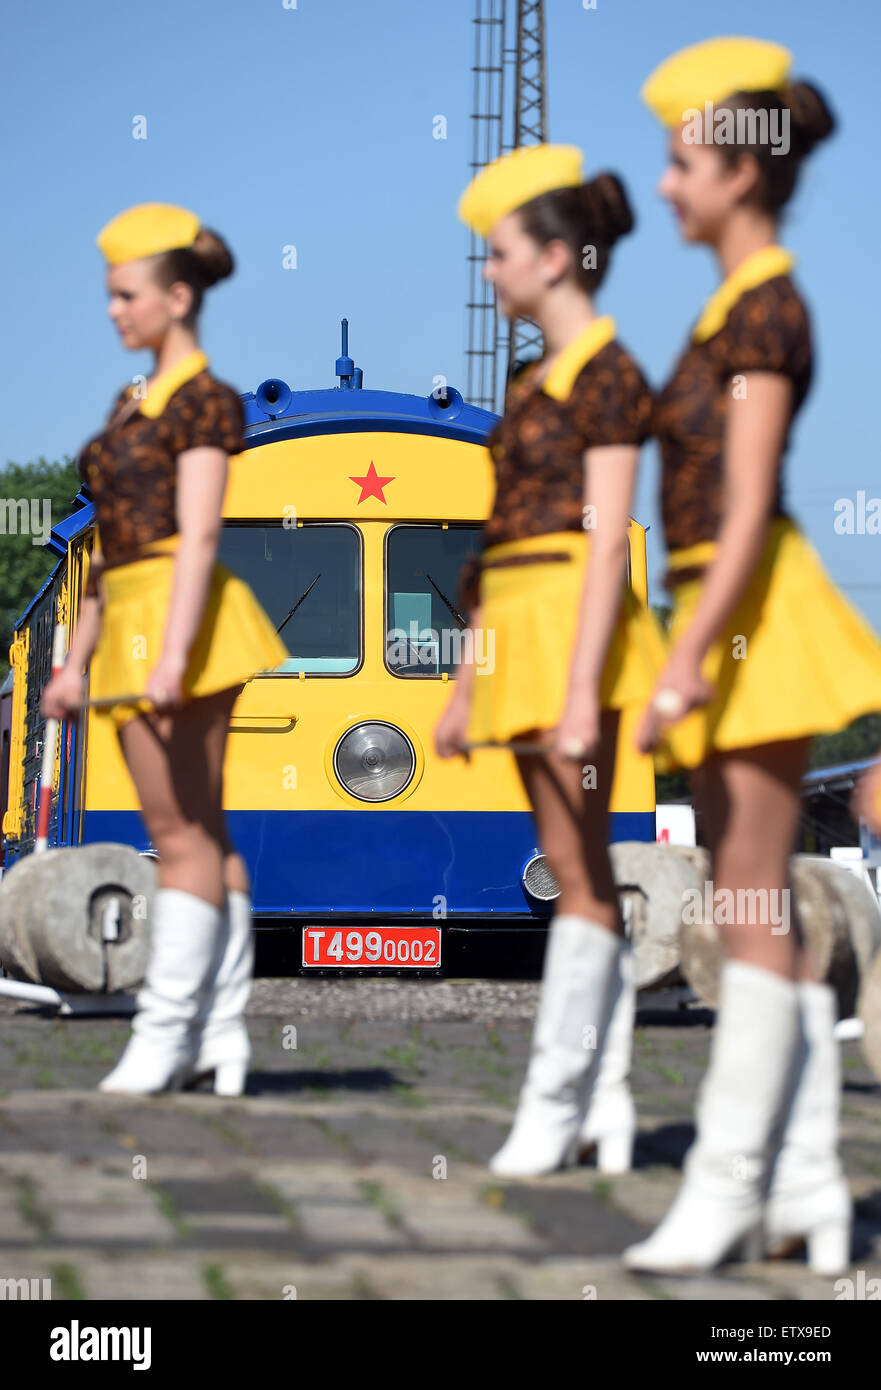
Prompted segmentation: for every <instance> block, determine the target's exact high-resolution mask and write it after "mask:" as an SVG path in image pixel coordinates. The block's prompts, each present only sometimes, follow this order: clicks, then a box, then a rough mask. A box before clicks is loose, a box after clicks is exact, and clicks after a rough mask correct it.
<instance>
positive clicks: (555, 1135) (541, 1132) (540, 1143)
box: [489, 914, 623, 1177]
mask: <svg viewBox="0 0 881 1390" xmlns="http://www.w3.org/2000/svg"><path fill="white" fill-rule="evenodd" d="M622 944H623V939H622V938H621V937H620V936H617V935H615V933H614V932H611V931H609V930H607V929H606V928H605V927H602V926H600V925H599V924H598V923H596V922H591V921H589V920H588V919H587V918H586V917H576V916H574V915H572V914H563V915H559V916H556V917H555V918H554V919H553V922H552V924H551V928H550V932H549V941H548V945H547V949H546V952H545V962H544V971H543V974H542V986H541V997H540V1000H539V1007H538V1016H537V1018H536V1021H535V1028H534V1030H533V1035H532V1049H531V1052H530V1057H529V1064H528V1067H527V1071H526V1079H525V1081H524V1083H523V1086H522V1088H521V1091H520V1100H519V1104H518V1107H517V1114H516V1116H515V1119H514V1126H513V1129H512V1130H511V1133H510V1135H509V1136H508V1138H507V1140H506V1141H505V1143H504V1145H503V1146H502V1148H501V1149H500V1150H499V1151H498V1153H496V1154H495V1155H494V1156H493V1157H492V1158H491V1159H490V1163H489V1166H490V1169H491V1170H492V1172H493V1173H496V1174H498V1176H500V1177H529V1176H538V1175H539V1174H542V1173H551V1172H553V1171H554V1170H555V1169H556V1168H559V1167H560V1166H561V1165H564V1164H565V1163H567V1162H572V1161H573V1160H574V1156H575V1151H576V1149H577V1145H578V1132H579V1129H580V1127H581V1122H582V1119H583V1117H584V1112H585V1109H586V1107H587V1105H588V1103H589V1098H590V1088H591V1086H592V1085H593V1080H594V1077H595V1075H596V1068H597V1058H598V1054H599V1052H600V1050H601V1048H602V1045H603V1039H604V1037H605V1034H606V1031H607V1029H608V1026H609V1019H610V1016H611V1012H612V1002H613V998H614V994H615V987H616V981H617V977H618V958H619V955H620V953H621V949H622Z"/></svg>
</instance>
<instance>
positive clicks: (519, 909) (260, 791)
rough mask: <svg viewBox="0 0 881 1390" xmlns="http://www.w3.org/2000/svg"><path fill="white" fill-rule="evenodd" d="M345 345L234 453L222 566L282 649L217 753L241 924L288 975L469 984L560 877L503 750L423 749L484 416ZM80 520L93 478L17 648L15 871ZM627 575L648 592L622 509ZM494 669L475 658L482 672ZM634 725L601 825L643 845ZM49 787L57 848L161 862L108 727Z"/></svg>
mask: <svg viewBox="0 0 881 1390" xmlns="http://www.w3.org/2000/svg"><path fill="white" fill-rule="evenodd" d="M342 354H343V355H342V356H341V357H340V358H338V360H337V363H336V374H337V376H338V378H339V385H338V386H336V387H333V388H329V389H325V390H303V391H292V390H291V389H289V387H288V386H287V385H285V383H284V382H282V381H279V380H276V379H270V380H268V381H264V382H263V383H262V385H261V386H259V387H258V389H257V390H256V392H254V393H253V394H252V393H248V394H246V395H244V396H243V398H242V399H243V405H244V412H245V422H246V428H245V435H244V439H243V441H242V448H241V451H240V452H239V453H238V454H236V455H235V456H234V457H233V458H231V459H230V472H229V482H228V486H227V492H226V497H225V500H224V525H223V531H222V537H221V542H220V548H219V553H218V558H219V560H220V561H221V563H222V564H224V565H226V566H227V568H229V569H230V570H232V571H233V572H235V573H236V574H239V575H241V577H242V578H243V579H244V580H246V581H247V583H248V584H249V585H250V586H251V588H252V589H253V591H254V593H255V594H256V596H257V598H258V599H259V601H260V603H261V604H262V605H263V607H264V608H265V610H266V612H267V613H268V614H269V615H270V617H271V618H272V619H273V621H274V622H275V624H276V626H277V627H278V629H279V632H280V635H281V637H282V640H283V641H284V643H285V645H286V647H287V649H288V652H289V657H288V659H287V660H286V661H285V662H284V663H283V664H282V665H281V666H280V667H278V668H277V669H275V670H274V671H267V672H263V673H261V674H259V675H256V676H255V677H254V678H253V679H252V680H251V681H250V682H249V683H248V684H247V685H246V686H245V688H244V690H243V692H242V694H241V696H240V698H239V700H238V702H237V703H236V705H235V708H234V711H233V715H232V721H231V728H230V737H229V740H228V744H227V758H226V764H225V777H224V801H225V806H226V808H227V817H228V824H229V830H230V835H231V837H232V840H233V843H234V844H235V845H236V847H237V849H238V850H239V851H240V852H241V853H242V854H243V855H244V857H245V859H246V861H247V863H248V866H249V869H250V872H251V877H252V899H253V905H254V917H255V924H256V925H257V926H258V927H259V926H266V927H269V926H274V927H279V926H283V927H285V928H287V929H288V931H289V932H291V931H295V932H297V933H299V943H298V949H297V952H296V957H295V958H294V959H293V962H292V964H293V967H294V968H299V969H302V970H316V969H320V970H334V971H335V970H338V969H350V970H351V969H354V970H368V971H370V972H371V973H374V972H375V971H376V970H377V969H385V970H390V969H391V970H401V969H414V968H415V969H421V970H437V969H438V968H440V967H441V966H443V967H445V968H446V970H447V972H448V973H450V972H452V973H467V970H468V969H490V970H491V969H492V968H493V966H494V965H495V966H502V965H503V960H504V956H505V953H506V952H508V953H512V952H514V950H515V947H518V946H520V947H522V945H523V944H524V943H532V945H533V947H534V952H533V954H534V957H535V960H536V961H538V960H540V954H541V949H542V943H543V938H544V930H545V925H546V918H547V915H548V913H549V911H550V905H551V902H552V900H553V898H554V897H555V896H556V891H557V890H556V885H555V883H554V881H553V879H552V877H551V875H550V873H549V871H548V869H547V867H546V865H545V862H544V859H543V856H542V854H541V851H540V848H539V846H537V845H536V843H535V827H534V824H533V820H532V816H531V814H530V811H529V806H528V802H527V801H526V798H525V796H524V793H523V789H522V786H521V783H520V779H519V777H518V774H517V769H516V764H515V762H514V759H513V757H512V755H511V754H509V753H507V752H504V751H495V750H485V751H478V752H475V753H473V754H472V756H471V760H470V763H466V762H465V760H464V759H461V758H455V759H450V760H443V759H439V758H437V757H436V756H435V755H434V752H433V730H434V726H435V724H436V722H437V720H438V718H439V716H440V714H441V712H442V710H443V708H444V707H445V705H446V703H447V699H448V696H449V690H448V681H449V680H450V679H452V678H454V677H455V671H456V666H457V663H458V660H459V656H460V644H461V642H462V634H463V628H464V626H465V624H464V620H463V618H462V617H461V615H460V614H459V613H458V612H457V610H456V606H455V602H456V599H455V596H456V592H457V582H458V577H459V571H460V570H461V568H462V565H463V564H464V562H465V560H466V559H467V558H468V556H469V555H471V554H472V553H473V552H475V551H476V550H477V549H478V548H479V544H480V529H481V524H482V522H483V521H484V520H485V519H486V517H487V516H488V515H489V512H490V510H491V506H492V497H493V474H492V467H491V462H490V459H489V456H488V453H487V451H486V449H485V447H484V439H485V437H486V435H487V434H488V433H489V431H490V429H491V428H492V427H493V425H494V424H495V420H496V417H495V416H494V415H492V414H491V413H489V412H488V411H484V410H481V409H478V408H476V407H474V406H471V405H469V404H467V403H466V402H465V401H464V400H463V399H462V396H461V395H460V393H459V392H458V391H456V390H455V389H453V388H451V387H445V386H443V385H440V386H438V387H437V388H436V389H435V391H434V392H432V393H431V394H430V395H428V396H427V397H424V398H423V397H419V396H413V395H404V394H399V393H397V392H391V391H374V390H368V389H364V387H363V384H362V373H361V370H360V369H358V368H356V367H355V366H354V363H353V362H352V359H351V358H350V357H349V356H348V354H347V343H346V325H345V322H344V325H343V346H342ZM94 514H95V509H94V505H93V503H92V502H91V500H90V496H89V492H88V489H87V488H86V487H83V489H82V490H81V492H80V493H79V494H78V495H77V498H76V500H75V510H74V511H72V512H71V514H70V515H69V516H68V517H67V518H66V519H65V520H64V521H63V522H62V523H61V524H60V525H58V526H56V527H55V528H54V529H53V531H52V534H51V538H50V541H49V545H50V546H51V547H52V548H53V549H54V550H55V551H56V552H57V553H58V556H59V560H58V564H57V565H56V567H55V569H54V570H53V572H52V574H51V575H50V577H49V578H48V579H47V581H46V583H45V584H44V585H43V587H42V589H41V590H40V592H39V593H38V594H36V595H35V597H34V599H33V600H32V602H31V603H30V605H29V606H28V608H27V610H26V611H25V612H24V614H23V615H22V617H21V618H20V620H19V622H18V623H17V625H16V629H15V636H14V641H13V644H12V647H11V648H10V661H11V663H12V668H13V693H12V713H11V746H10V757H9V766H10V778H9V796H8V809H7V811H6V814H5V817H4V820H3V830H4V834H5V837H6V864H7V867H8V866H9V865H10V864H11V863H13V862H14V861H15V859H16V858H17V857H18V856H20V855H22V854H26V853H28V852H29V851H30V850H31V848H32V846H33V841H34V808H35V805H36V796H37V780H38V777H39V761H40V760H39V752H40V746H41V745H40V740H41V732H42V717H41V716H40V713H39V698H40V692H41V691H42V688H43V685H44V684H45V683H46V681H47V680H48V678H49V674H50V666H51V648H52V633H53V629H54V625H55V623H56V622H58V621H61V622H64V623H65V624H67V626H68V630H69V631H70V630H71V629H72V627H73V625H74V624H75V623H76V617H77V610H78V605H79V602H80V596H81V594H82V593H83V590H84V587H85V580H86V577H87V572H88V564H89V555H90V551H91V544H92V538H93V533H94ZM629 577H630V582H631V584H632V586H633V588H634V590H635V591H636V592H637V593H638V594H640V595H641V596H642V597H645V594H646V566H645V532H644V530H643V528H642V527H641V526H639V525H638V524H637V523H636V522H633V523H631V527H630V570H629ZM490 658H491V653H483V652H481V651H479V650H477V651H475V652H474V653H473V659H474V660H475V662H476V663H477V665H478V668H479V665H480V663H481V661H482V660H484V659H490ZM632 735H633V724H632V720H631V719H629V718H628V716H627V715H626V714H625V716H624V717H623V718H622V726H621V736H620V749H619V757H618V762H617V770H616V777H615V784H614V787H613V792H612V799H611V838H612V839H614V840H622V839H624V840H649V841H653V840H654V838H655V800H654V776H653V771H652V764H651V760H650V759H646V758H641V757H639V756H638V755H637V754H636V753H635V752H634V750H633V737H632ZM55 787H56V788H57V792H56V794H55V798H54V805H53V815H52V822H51V826H50V844H55V845H78V844H87V843H91V842H95V841H106V840H113V841H118V842H123V843H128V844H131V845H133V846H134V847H135V848H136V849H138V850H140V851H142V852H144V853H152V852H154V851H153V847H152V846H151V845H150V843H149V840H148V838H147V836H146V832H145V828H144V825H143V823H142V821H141V818H140V815H139V812H138V809H137V802H136V798H135V794H134V788H133V786H132V784H131V781H130V778H129V776H128V772H127V769H126V767H125V764H124V762H123V760H122V757H121V754H120V751H119V747H118V744H117V741H116V737H115V734H114V732H113V727H112V723H111V721H110V720H108V719H105V718H101V717H97V716H96V715H95V714H94V713H92V712H89V713H88V714H84V715H83V716H82V717H81V718H80V719H79V720H78V721H67V722H65V723H64V724H62V727H61V736H60V738H59V740H58V759H57V766H56V779H55ZM530 927H531V928H532V931H531V932H530V930H529V929H530ZM512 933H516V936H514V935H512ZM524 933H525V934H524ZM468 948H472V949H470V950H469V949H468Z"/></svg>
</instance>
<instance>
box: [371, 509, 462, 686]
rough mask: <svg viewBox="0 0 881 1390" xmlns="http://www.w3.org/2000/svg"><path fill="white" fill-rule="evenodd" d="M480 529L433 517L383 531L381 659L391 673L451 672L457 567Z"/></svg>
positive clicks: (457, 627) (458, 624)
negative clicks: (383, 615)
mask: <svg viewBox="0 0 881 1390" xmlns="http://www.w3.org/2000/svg"><path fill="white" fill-rule="evenodd" d="M481 530H482V527H481V526H472V525H467V526H442V525H441V524H440V522H435V523H431V524H423V525H414V526H406V525H405V526H393V527H391V529H390V530H389V531H388V532H387V533H386V555H385V561H386V562H385V634H386V637H385V661H386V666H387V667H388V669H389V670H390V671H391V672H392V674H393V675H395V676H434V677H438V676H440V675H441V674H442V673H443V672H444V671H446V672H447V673H448V674H449V675H455V674H456V668H457V666H458V664H459V657H460V647H461V634H462V630H463V628H464V627H465V626H466V625H467V624H466V622H465V618H464V615H463V614H461V613H460V612H459V611H458V609H457V607H456V591H457V589H458V584H459V573H460V571H461V569H462V566H463V565H464V563H465V561H466V560H467V559H468V557H469V556H470V555H473V554H475V553H476V552H477V551H479V550H480V535H481Z"/></svg>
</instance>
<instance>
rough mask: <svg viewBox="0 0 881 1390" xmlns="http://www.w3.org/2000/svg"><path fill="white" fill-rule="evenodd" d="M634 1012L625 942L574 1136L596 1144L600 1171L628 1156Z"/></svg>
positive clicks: (620, 1167) (625, 1165) (625, 1166)
mask: <svg viewBox="0 0 881 1390" xmlns="http://www.w3.org/2000/svg"><path fill="white" fill-rule="evenodd" d="M635 1016H636V985H635V983H634V966H633V948H632V946H631V945H630V943H629V942H627V944H626V945H624V946H622V949H621V954H620V957H619V963H618V981H617V988H616V993H615V996H614V1003H613V1007H612V1017H611V1021H610V1023H609V1027H608V1030H607V1032H606V1038H605V1042H604V1044H603V1050H602V1052H601V1053H600V1058H599V1065H598V1067H597V1075H596V1081H595V1082H594V1086H593V1092H592V1094H591V1097H590V1104H589V1106H588V1108H587V1114H586V1115H585V1117H584V1121H583V1123H582V1126H581V1134H580V1136H579V1143H580V1145H581V1146H583V1147H586V1146H588V1145H591V1144H595V1145H596V1150H597V1168H598V1170H599V1171H600V1172H601V1173H627V1172H629V1171H630V1167H631V1164H632V1162H633V1140H634V1137H635V1134H636V1107H635V1106H634V1104H633V1097H632V1095H631V1094H630V1086H629V1084H628V1077H629V1075H630V1061H631V1055H632V1052H633V1020H634V1018H635Z"/></svg>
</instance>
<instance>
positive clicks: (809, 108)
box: [784, 82, 836, 155]
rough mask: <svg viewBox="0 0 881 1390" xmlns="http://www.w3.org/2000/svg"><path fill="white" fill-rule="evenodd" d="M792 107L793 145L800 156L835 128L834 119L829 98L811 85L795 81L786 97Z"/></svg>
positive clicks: (790, 117)
mask: <svg viewBox="0 0 881 1390" xmlns="http://www.w3.org/2000/svg"><path fill="white" fill-rule="evenodd" d="M784 98H785V101H786V104H787V106H788V107H789V122H790V127H791V131H792V136H793V137H794V140H793V144H794V145H795V148H796V149H797V151H798V153H799V154H800V155H806V154H809V153H810V151H811V150H812V149H813V148H814V146H815V145H817V144H819V142H820V141H821V140H825V139H826V137H827V136H829V135H831V134H832V132H833V130H834V129H835V124H836V122H835V117H834V115H833V114H832V112H831V111H830V109H829V106H828V103H827V101H826V98H825V97H824V96H823V94H822V92H820V91H819V90H818V89H817V88H816V87H815V86H814V85H813V84H812V83H811V82H793V83H792V85H791V87H789V89H788V90H787V92H786V93H785V94H784Z"/></svg>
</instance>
